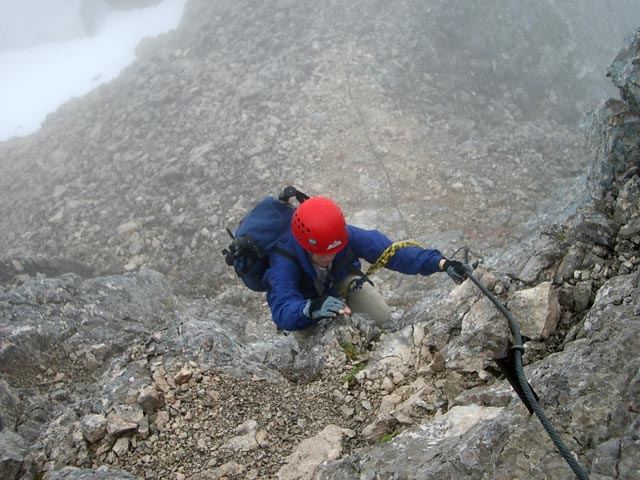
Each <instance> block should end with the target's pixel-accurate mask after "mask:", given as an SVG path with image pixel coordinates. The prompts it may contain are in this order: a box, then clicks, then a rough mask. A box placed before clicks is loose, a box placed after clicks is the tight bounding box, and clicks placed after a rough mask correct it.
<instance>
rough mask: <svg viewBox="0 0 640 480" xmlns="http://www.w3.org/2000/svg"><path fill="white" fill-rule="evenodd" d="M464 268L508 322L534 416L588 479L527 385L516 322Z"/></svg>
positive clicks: (582, 479) (580, 476) (579, 474)
mask: <svg viewBox="0 0 640 480" xmlns="http://www.w3.org/2000/svg"><path fill="white" fill-rule="evenodd" d="M466 268H467V278H469V279H470V280H471V281H472V282H473V283H475V284H476V286H477V287H478V288H479V289H480V290H481V291H482V293H484V294H485V295H486V296H487V298H488V299H489V300H491V302H492V303H493V304H494V305H495V306H496V307H497V309H498V310H500V313H502V314H503V315H504V316H505V317H506V318H507V321H508V322H509V329H510V330H511V333H512V334H513V341H514V343H515V345H514V346H513V347H512V348H513V357H514V360H515V369H516V374H517V376H518V383H519V384H520V388H521V389H522V391H523V393H524V396H525V398H526V400H527V404H528V405H529V406H530V407H531V409H532V410H533V411H534V412H535V414H536V416H537V417H538V420H540V423H542V426H543V427H544V429H545V430H546V431H547V434H548V435H549V437H550V438H551V440H552V441H553V443H554V445H555V446H556V448H557V449H558V451H559V452H560V454H561V455H562V457H563V458H564V459H565V461H566V462H567V463H568V464H569V466H570V467H571V469H572V470H573V473H575V474H576V476H577V477H578V479H580V480H589V475H588V474H587V472H586V470H585V469H584V468H582V466H581V465H580V464H579V463H578V461H577V460H576V459H575V458H574V457H573V455H571V452H570V451H569V449H568V448H567V446H566V445H565V444H564V443H563V441H562V439H561V438H560V435H559V434H558V432H557V430H556V429H555V428H554V426H553V425H552V424H551V422H550V421H549V419H548V418H547V416H546V415H545V414H544V412H543V411H542V408H541V407H540V404H539V403H538V401H537V400H536V398H535V396H534V393H533V391H532V390H531V387H530V386H529V382H527V378H526V377H525V374H524V370H523V367H522V351H523V350H524V347H523V346H522V335H521V334H520V328H518V324H517V323H516V322H515V320H514V319H513V317H512V316H511V314H510V313H509V311H508V310H507V309H506V308H505V307H504V305H502V304H501V303H500V302H499V301H498V300H497V299H496V297H494V296H493V294H492V293H491V292H490V291H489V290H488V289H487V288H486V287H485V286H484V285H483V284H482V283H480V281H479V280H478V279H477V278H476V277H474V276H473V274H472V273H471V268H470V267H466Z"/></svg>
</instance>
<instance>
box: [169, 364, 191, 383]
mask: <svg viewBox="0 0 640 480" xmlns="http://www.w3.org/2000/svg"><path fill="white" fill-rule="evenodd" d="M192 376H193V372H192V371H191V370H189V369H188V368H183V369H181V370H180V371H179V372H178V373H177V374H176V375H175V376H174V377H173V381H174V382H176V385H182V384H185V383H187V382H188V381H189V380H191V377H192Z"/></svg>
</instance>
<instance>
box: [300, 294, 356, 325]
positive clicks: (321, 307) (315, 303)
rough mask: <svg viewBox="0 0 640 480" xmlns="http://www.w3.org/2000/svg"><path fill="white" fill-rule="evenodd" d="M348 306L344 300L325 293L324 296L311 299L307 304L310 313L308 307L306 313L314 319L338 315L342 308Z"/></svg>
mask: <svg viewBox="0 0 640 480" xmlns="http://www.w3.org/2000/svg"><path fill="white" fill-rule="evenodd" d="M346 306H347V304H346V303H344V302H343V301H342V300H339V299H337V298H335V297H330V296H328V295H325V296H324V297H320V298H316V299H315V300H310V301H309V303H308V304H307V308H308V313H307V308H305V313H306V314H307V316H308V317H310V318H313V319H314V320H320V319H322V318H332V317H335V316H336V315H338V313H339V312H340V310H344V309H345V308H346Z"/></svg>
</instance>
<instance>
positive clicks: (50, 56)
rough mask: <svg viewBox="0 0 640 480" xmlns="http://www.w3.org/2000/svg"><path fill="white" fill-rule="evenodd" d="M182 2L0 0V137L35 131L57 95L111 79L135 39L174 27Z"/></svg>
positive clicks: (59, 99) (130, 54)
mask: <svg viewBox="0 0 640 480" xmlns="http://www.w3.org/2000/svg"><path fill="white" fill-rule="evenodd" d="M87 4H91V11H87V10H86V8H87V7H86V5H87ZM185 4H186V0H164V1H162V2H161V3H160V4H159V5H157V6H151V7H146V8H138V9H132V10H113V9H109V7H107V6H106V5H105V4H104V3H102V2H101V1H99V2H81V1H79V0H78V1H76V0H61V1H58V0H31V1H24V2H16V1H14V0H0V7H1V10H2V11H3V12H4V15H3V17H2V18H3V20H0V42H1V43H0V105H1V112H2V114H1V116H0V141H3V140H7V139H8V138H10V137H13V136H24V135H28V134H30V133H33V132H35V131H37V130H38V129H39V128H40V125H41V124H42V122H43V120H44V119H45V118H46V116H47V114H49V113H51V112H53V111H55V110H56V109H57V108H58V107H59V106H60V105H62V104H63V103H64V102H65V101H67V100H69V99H70V98H72V97H78V96H81V95H84V94H85V93H87V92H89V91H90V90H92V89H94V88H95V87H97V86H98V85H100V84H101V83H104V82H108V81H109V80H111V79H113V78H115V77H116V76H117V75H118V74H119V73H120V71H122V69H123V68H125V67H126V66H127V65H129V64H130V63H131V62H133V60H134V59H135V48H136V46H137V45H138V43H139V42H140V40H142V39H143V38H144V37H148V36H156V35H159V34H161V33H163V32H166V31H169V30H171V29H174V28H175V27H176V26H177V25H178V23H179V21H180V19H181V17H182V13H183V10H184V6H185ZM83 9H84V10H83ZM34 13H37V14H34ZM91 33H93V35H92V36H90V35H88V34H91ZM42 40H46V43H38V42H41V41H42ZM56 40H58V41H56ZM25 45H30V46H28V47H24V46H25Z"/></svg>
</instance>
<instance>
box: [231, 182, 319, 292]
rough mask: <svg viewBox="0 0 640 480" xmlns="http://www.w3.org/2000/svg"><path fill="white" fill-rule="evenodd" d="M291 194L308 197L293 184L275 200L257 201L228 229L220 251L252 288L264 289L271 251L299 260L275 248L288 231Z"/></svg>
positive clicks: (301, 200) (300, 201)
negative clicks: (227, 242) (227, 240)
mask: <svg viewBox="0 0 640 480" xmlns="http://www.w3.org/2000/svg"><path fill="white" fill-rule="evenodd" d="M293 197H296V200H298V203H303V202H304V201H305V200H308V199H309V197H308V196H307V195H306V194H304V193H302V192H300V191H298V190H296V188H295V187H291V186H289V187H286V188H285V189H284V190H283V191H282V193H281V194H280V195H279V196H278V198H277V199H276V198H274V197H272V196H269V197H267V198H265V199H264V200H262V201H261V202H259V203H258V204H257V205H256V206H255V207H254V208H253V209H252V210H251V211H250V212H249V214H248V215H247V216H246V217H244V218H243V219H242V220H241V221H240V225H239V226H238V229H237V230H236V232H235V234H234V233H232V232H231V230H229V229H228V228H227V232H229V235H230V236H231V239H232V242H231V244H230V245H229V246H228V247H227V248H226V249H225V250H223V251H222V254H223V255H224V256H225V261H226V263H227V265H229V266H231V267H233V268H234V269H235V271H236V273H237V274H238V276H239V277H240V278H241V279H242V281H243V282H244V284H245V285H246V286H247V287H249V288H250V289H251V290H254V291H256V292H265V291H267V286H266V285H265V283H264V282H263V281H262V277H263V276H264V274H265V272H266V271H267V269H268V268H269V257H270V255H271V254H273V253H276V254H278V255H282V256H283V257H286V258H288V259H290V260H291V261H293V262H296V263H298V260H297V259H296V257H295V255H294V254H293V253H291V252H287V251H286V250H283V249H281V248H279V247H277V244H278V242H279V241H280V240H282V239H284V238H286V236H287V235H288V234H289V232H290V230H291V219H292V218H293V212H294V211H295V207H294V206H293V205H291V204H290V203H289V200H290V199H291V198H293Z"/></svg>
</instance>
